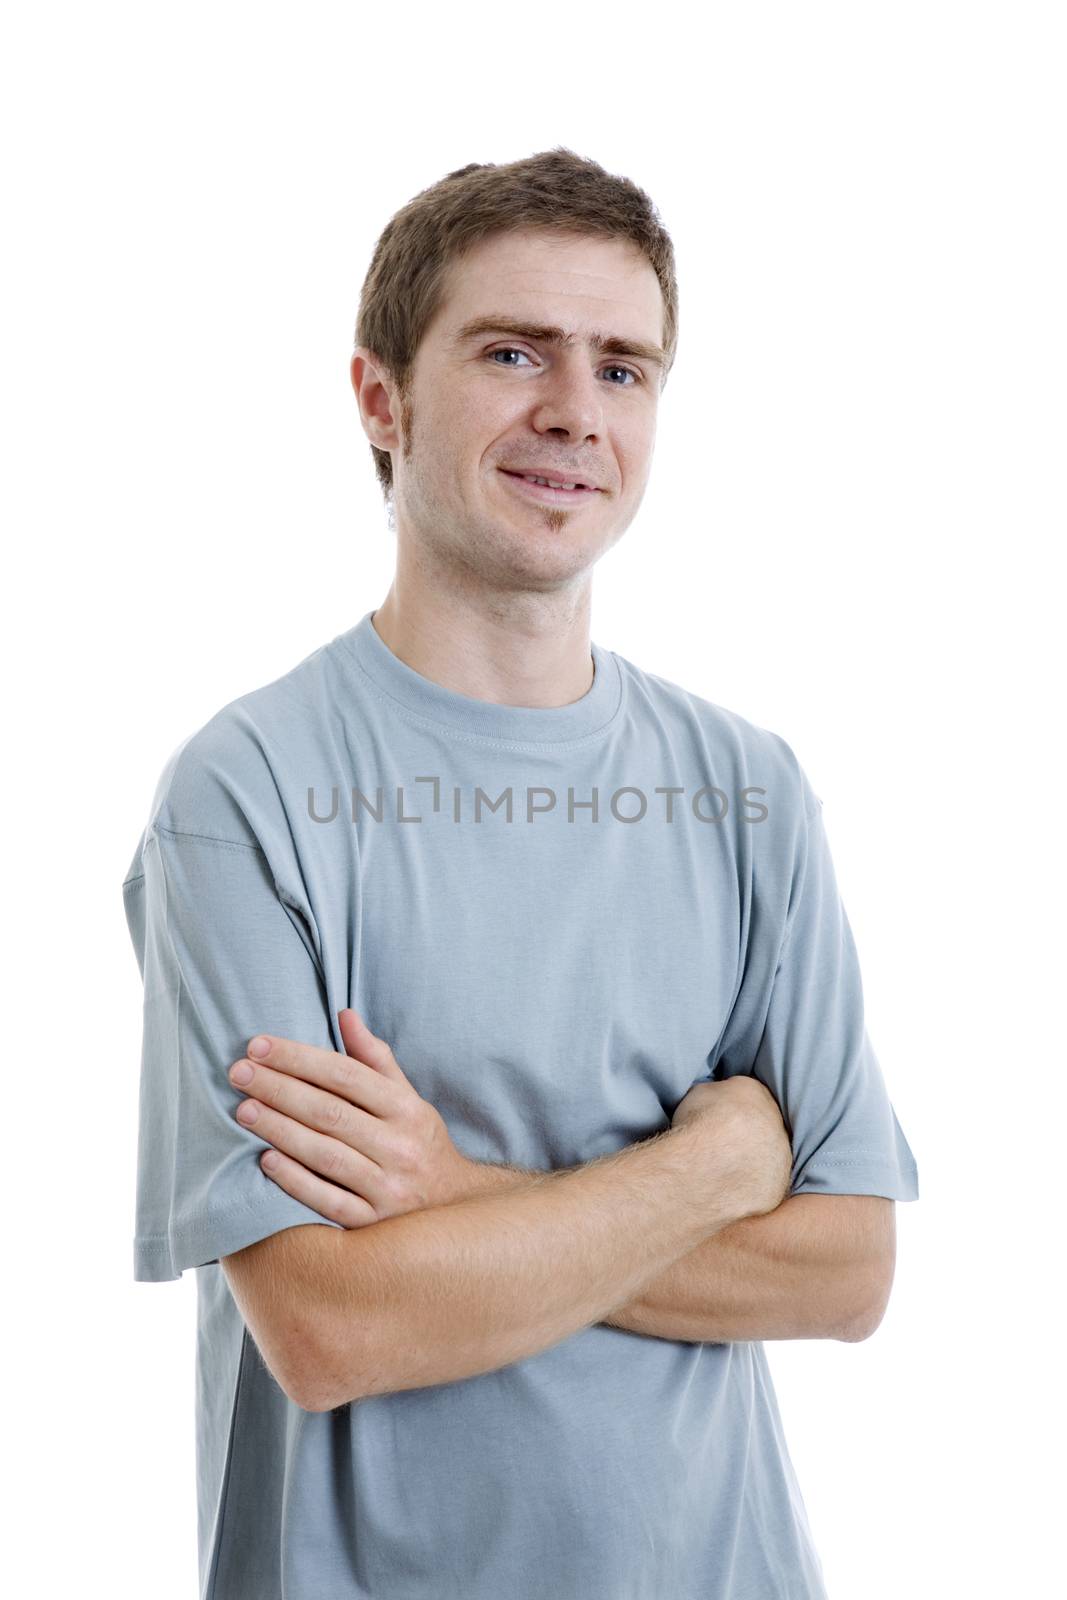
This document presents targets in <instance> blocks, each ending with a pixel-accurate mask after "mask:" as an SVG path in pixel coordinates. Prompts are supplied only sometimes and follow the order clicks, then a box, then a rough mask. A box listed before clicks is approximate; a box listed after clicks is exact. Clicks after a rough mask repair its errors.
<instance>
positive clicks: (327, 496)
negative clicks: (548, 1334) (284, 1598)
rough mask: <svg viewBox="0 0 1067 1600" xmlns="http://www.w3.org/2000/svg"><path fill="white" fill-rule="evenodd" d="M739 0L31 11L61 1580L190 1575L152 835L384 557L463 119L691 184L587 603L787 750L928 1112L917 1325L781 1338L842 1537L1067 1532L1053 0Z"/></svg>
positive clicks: (383, 572)
mask: <svg viewBox="0 0 1067 1600" xmlns="http://www.w3.org/2000/svg"><path fill="white" fill-rule="evenodd" d="M695 20H696V24H697V25H699V27H700V29H701V32H700V33H699V34H698V33H696V32H694V31H693V28H694V19H693V18H690V20H689V21H688V22H687V21H686V20H685V14H684V13H683V10H682V8H681V7H680V6H676V5H673V6H672V5H658V6H655V7H645V6H642V7H632V8H629V9H625V8H619V7H618V6H614V7H611V8H608V7H599V8H595V9H594V8H586V9H584V10H581V9H580V8H567V9H566V10H564V11H560V10H559V9H558V8H556V9H554V10H553V9H547V10H537V9H536V8H533V9H531V8H530V7H523V8H518V9H515V8H508V7H499V6H484V7H483V6H468V7H465V8H461V9H460V10H455V9H448V10H438V9H426V10H425V11H421V10H419V9H418V8H415V9H411V8H403V9H402V10H391V9H389V8H385V9H382V8H365V9H364V8H361V7H358V6H339V5H303V6H301V7H299V8H298V7H296V6H291V7H284V6H276V5H264V4H257V5H255V6H252V5H245V4H240V5H238V4H227V3H225V0H214V3H213V4H211V5H204V4H189V3H186V4H185V5H183V6H181V7H177V6H166V7H164V6H159V5H152V4H144V3H142V4H138V5H132V4H131V5H115V4H104V5H101V4H97V5H93V6H77V7H76V6H73V5H65V6H60V5H53V6H49V5H36V6H33V7H29V6H23V7H21V8H19V7H16V8H14V10H13V11H11V12H9V13H8V21H7V23H6V25H5V28H4V39H3V50H2V55H3V62H4V64H3V67H2V69H0V70H2V74H3V77H2V81H0V90H2V93H0V105H2V107H3V110H2V117H3V133H4V149H5V153H6V157H7V160H6V161H5V169H6V170H5V174H4V178H3V184H4V192H3V218H4V222H5V224H6V231H7V233H8V243H7V245H6V247H5V252H4V258H3V272H4V278H5V286H4V292H3V296H2V315H3V349H4V379H5V382H4V398H3V405H4V417H3V437H4V442H5V445H6V447H7V449H6V451H5V454H6V455H7V457H8V471H7V474H6V487H5V490H4V493H5V499H6V500H7V502H8V512H7V516H6V518H5V520H6V522H7V524H8V532H9V538H8V542H7V546H6V561H5V564H6V568H7V572H6V576H7V578H8V582H7V584H6V585H5V589H6V604H5V624H4V629H3V644H4V650H5V657H6V663H5V665H6V670H5V684H6V687H7V688H8V690H9V701H8V707H9V709H8V713H7V715H8V718H9V722H10V724H11V737H10V738H9V740H8V748H9V750H11V751H13V752H14V759H13V761H12V765H11V767H10V768H9V771H8V778H7V783H6V785H5V804H6V809H7V818H8V820H7V827H6V830H5V833H6V839H7V843H8V849H7V851H6V858H7V860H6V865H7V877H8V904H9V916H8V928H9V932H10V934H11V935H12V941H11V943H12V948H11V953H10V955H9V957H8V967H7V970H8V973H9V975H11V977H12V980H13V981H12V982H11V985H10V989H9V1001H8V1006H7V1008H6V1018H7V1020H8V1021H11V1022H13V1023H14V1034H15V1037H14V1040H13V1045H12V1048H11V1049H10V1051H9V1052H8V1055H7V1060H6V1061H5V1064H4V1066H5V1073H4V1075H5V1079H6V1083H7V1086H8V1096H7V1103H6V1108H5V1109H6V1125H7V1131H8V1140H7V1160H6V1162H5V1178H6V1181H7V1185H8V1199H7V1202H6V1206H5V1214H6V1220H7V1242H6V1245H5V1260H6V1268H7V1271H6V1277H7V1282H8V1286H9V1290H10V1291H11V1293H12V1297H13V1298H12V1301H11V1302H10V1304H9V1311H8V1318H7V1328H8V1337H9V1339H10V1340H11V1341H12V1346H11V1347H10V1349H9V1355H8V1359H7V1371H6V1379H7V1382H6V1390H7V1393H6V1405H5V1410H6V1421H7V1430H6V1431H7V1439H8V1443H7V1457H8V1461H9V1464H10V1465H17V1468H18V1471H17V1478H16V1481H15V1483H14V1485H13V1489H14V1499H13V1500H12V1499H11V1498H9V1500H8V1510H9V1514H10V1516H11V1523H10V1527H11V1532H10V1533H9V1535H8V1540H7V1548H8V1553H9V1559H10V1558H15V1557H19V1558H21V1559H24V1560H25V1561H26V1562H27V1563H28V1564H29V1565H28V1570H29V1572H30V1573H31V1577H29V1578H26V1579H24V1580H23V1581H22V1582H21V1583H16V1586H15V1592H17V1593H19V1594H26V1595H29V1594H31V1593H32V1594H34V1595H46V1594H47V1595H65V1594H69V1593H85V1592H93V1593H100V1594H109V1595H122V1596H125V1595H134V1594H137V1595H148V1594H151V1595H152V1596H154V1597H155V1600H172V1597H174V1600H179V1597H180V1600H187V1597H191V1596H193V1595H194V1594H195V1592H196V1571H195V1560H196V1552H195V1502H194V1487H195V1485H194V1468H193V1443H194V1439H193V1401H194V1392H193V1357H194V1343H193V1339H194V1314H195V1280H194V1274H192V1273H188V1274H187V1275H186V1276H185V1277H184V1278H183V1279H182V1280H181V1281H180V1282H179V1283H170V1284H165V1285H146V1284H135V1283H134V1282H133V1278H132V1242H131V1241H132V1232H133V1198H134V1176H135V1156H136V1115H137V1087H138V1073H139V1056H140V1004H141V990H140V981H139V977H138V972H137V966H136V961H135V958H134V954H133V949H132V946H131V945H130V943H129V938H128V933H127V929H126V925H125V920H124V917H123V912H122V903H121V892H120V885H121V882H122V879H123V877H124V876H125V874H126V870H127V867H128V865H129V863H130V860H131V857H132V854H133V850H134V847H135V845H136V843H137V840H138V837H139V834H140V830H141V828H142V827H143V825H144V822H145V821H146V818H147V811H148V806H149V803H150V800H151V797H152V793H153V790H154V787H155V783H156V779H157V777H158V776H159V773H160V770H161V768H162V766H163V764H164V762H165V760H166V759H167V757H168V755H169V754H170V753H171V751H172V750H173V749H174V747H175V746H176V745H177V744H178V743H179V742H180V741H182V740H183V739H184V738H185V737H186V736H187V735H188V734H189V733H191V732H192V731H193V730H195V729H196V728H198V727H199V726H201V725H202V723H203V722H205V721H206V720H207V719H208V718H209V717H210V716H211V715H212V714H213V713H214V712H215V711H216V710H218V709H219V708H220V707H221V706H222V705H223V704H225V703H226V702H228V701H229V700H231V699H233V698H235V697H236V696H238V695H240V694H242V693H244V692H245V691H247V690H250V689H253V688H255V687H257V686H259V685H260V684H262V683H265V682H267V681H268V680H270V679H272V678H274V677H276V676H278V675H280V674H281V673H283V672H285V671H287V670H288V669H289V668H290V667H291V666H292V665H294V664H295V663H296V662H297V661H298V660H300V659H301V658H302V657H303V656H305V655H307V654H308V653H310V652H311V651H312V650H313V649H315V648H316V647H317V646H318V645H319V644H321V643H324V642H325V641H326V640H328V639H330V638H332V637H333V636H334V635H335V634H336V633H338V632H340V631H341V630H343V629H345V628H348V627H350V626H351V625H352V624H353V623H354V622H356V621H357V620H358V619H359V618H360V617H361V616H362V615H363V614H364V613H365V612H366V611H368V610H370V609H372V608H373V607H375V606H376V605H378V604H380V603H381V601H382V600H383V599H384V596H385V593H386V591H387V589H388V586H389V581H390V578H391V573H392V565H393V553H394V543H393V536H392V535H391V534H390V532H389V531H388V529H387V526H386V522H385V514H384V510H383V506H382V501H381V498H380V494H379V490H378V486H377V483H376V480H375V477H374V472H373V467H372V464H371V456H370V447H369V445H368V444H367V442H366V440H365V438H364V436H363V434H362V431H361V428H360V425H359V420H358V411H357V408H356V403H355V400H354V397H353V395H352V391H351V388H350V386H349V380H348V358H349V354H350V350H351V345H352V333H353V327H354V322H355V316H356V310H357V305H358V297H359V290H360V286H361V283H362V279H363V275H364V273H365V271H366V268H367V265H368V263H369V260H370V255H371V251H372V249H373V245H374V241H375V239H376V238H377V235H378V233H379V231H380V229H381V228H382V227H383V226H384V224H385V223H386V221H387V220H388V218H389V217H390V216H391V215H392V213H393V212H394V211H395V210H397V209H398V208H399V207H400V206H401V205H402V204H404V203H405V202H406V201H407V200H408V199H409V198H410V197H411V196H412V195H413V194H415V193H416V191H418V190H419V189H422V188H424V187H426V186H428V185H429V184H431V183H433V182H435V181H436V180H437V179H438V178H440V177H441V176H443V175H444V174H445V173H446V172H447V171H449V170H450V169H451V168H454V167H457V166H461V165H463V164H465V163H466V162H469V161H507V160H511V159H513V158H516V157H519V156H523V155H528V154H531V153H533V152H534V151H537V150H541V149H545V148H549V147H551V146H553V145H556V144H565V145H567V146H568V147H570V148H572V149H574V150H576V151H577V152H578V153H580V154H582V155H589V156H592V157H593V158H594V159H596V160H597V161H599V162H600V163H601V164H602V165H604V166H605V167H606V168H608V170H610V171H614V172H620V173H624V174H626V175H627V176H629V177H631V178H632V179H634V180H635V181H636V182H638V183H639V184H640V185H641V186H642V187H644V188H645V189H646V190H647V191H648V192H649V193H650V195H651V196H652V198H653V200H654V201H655V203H656V204H657V206H658V207H659V210H660V213H661V215H662V218H663V221H664V222H665V224H666V226H667V227H668V229H669V230H670V232H671V234H672V236H673V239H674V243H675V249H676V252H677V257H678V268H679V280H680V306H681V320H680V329H681V338H680V347H679V354H678V359H677V362H676V365H675V368H674V370H673V372H672V374H671V377H670V379H669V381H668V384H667V388H666V391H665V393H664V396H663V399H662V401H661V406H660V421H659V435H658V443H657V450H656V462H655V466H654V469H653V475H652V480H651V483H650V486H649V490H648V492H647V495H646V497H645V501H644V504H643V506H642V508H641V510H640V512H639V514H638V517H637V519H636V520H635V522H634V523H633V525H632V526H631V528H630V529H629V530H628V532H627V533H626V534H625V536H624V538H623V539H622V540H621V542H620V543H619V544H618V545H617V546H616V547H615V549H613V550H612V551H611V552H610V553H609V555H608V556H607V557H606V558H605V559H604V561H603V562H602V564H601V565H600V567H599V568H598V569H597V575H596V581H595V588H594V596H595V598H594V612H593V636H594V638H596V639H597V640H598V642H600V643H601V644H602V645H604V646H606V647H609V648H611V649H614V650H617V651H618V652H620V653H621V654H622V655H624V656H627V657H628V658H629V659H631V660H633V661H634V662H636V663H637V664H638V665H640V666H642V667H643V668H645V669H646V670H649V671H653V672H656V673H658V674H660V675H662V676H665V677H667V678H669V679H671V680H673V681H675V682H677V683H681V684H683V685H684V686H685V687H686V688H689V689H691V690H693V691H695V692H696V693H698V694H701V695H703V696H705V697H706V698H708V699H711V700H714V701H716V702H717V703H719V704H721V705H724V706H728V707H730V708H731V709H733V710H735V711H738V712H740V713H741V714H743V715H744V716H747V717H748V718H749V719H750V720H753V721H755V722H757V723H760V724H762V725H763V726H765V727H769V728H772V729H774V730H775V731H777V732H779V733H781V734H783V735H784V736H785V738H786V739H787V740H788V741H789V742H790V743H791V744H792V746H793V748H794V749H795V750H796V752H797V754H798V755H799V757H800V759H801V761H802V763H803V764H804V766H805V767H806V769H807V771H808V773H809V775H810V777H811V779H812V782H813V785H814V787H815V790H816V792H817V793H818V794H819V795H820V796H821V797H822V799H823V802H824V817H825V821H826V825H827V829H828V832H829V836H830V840H831V845H832V847H833V850H834V856H835V861H836V865H837V871H838V878H839V882H840V885H841V889H842V893H843V897H844V900H845V904H846V907H847V910H848V913H849V917H850V920H851V922H852V926H853V930H854V932H855V935H856V940H857V944H858V947H859V952H860V957H861V962H862V965H863V971H864V978H865V988H866V995H867V1002H868V1022H869V1027H870V1031H871V1034H872V1037H873V1039H874V1042H875V1047H876V1050H877V1052H878V1055H879V1059H880V1061H881V1063H882V1068H883V1071H884V1073H885V1076H886V1081H887V1084H888V1086H889V1090H890V1094H891V1097H892V1100H893V1104H894V1107H895V1109H896V1111H897V1115H898V1117H899V1119H900V1122H901V1125H902V1127H903V1128H904V1130H905V1133H906V1135H907V1137H908V1139H909V1142H910V1144H911V1147H912V1149H913V1151H914V1153H915V1155H916V1159H917V1161H918V1166H919V1182H920V1193H921V1199H920V1201H919V1202H918V1203H917V1204H899V1205H898V1206H897V1225H898V1265H897V1275H896V1282H895V1286H894V1291H893V1297H892V1300H891V1303H890V1306H889V1310H888V1312H887V1314H886V1316H885V1319H884V1321H883V1323H882V1325H881V1327H880V1328H879V1330H878V1332H877V1333H876V1334H875V1336H874V1337H873V1338H872V1339H870V1340H868V1341H866V1342H864V1343H862V1344H859V1345H847V1344H843V1343H838V1342H832V1341H803V1342H789V1343H781V1342H779V1343H774V1344H770V1345H768V1347H767V1348H768V1351H769V1353H770V1357H771V1362H772V1366H773V1370H774V1373H775V1377H776V1382H777V1385H778V1391H779V1400H780V1404H781V1407H782V1411H783V1416H784V1420H785V1425H786V1431H787V1436H788V1440H789V1445H790V1450H791V1454H792V1458H793V1461H794V1464H795V1467H796V1470H797V1474H798V1477H799V1480H800V1483H801V1487H802V1490H803V1493H804V1497H805V1501H806V1504H807V1508H808V1513H809V1517H810V1520H811V1524H812V1528H813V1532H814V1535H815V1539H816V1543H817V1545H818V1548H819V1551H820V1555H821V1558H822V1561H823V1564H824V1568H825V1571H826V1576H827V1582H828V1587H829V1591H830V1595H831V1597H832V1600H899V1597H900V1596H902V1595H908V1596H910V1597H912V1600H942V1597H944V1596H946V1595H949V1594H953V1595H967V1596H970V1597H973V1596H986V1595H988V1596H1003V1595H1008V1594H1012V1595H1033V1596H1037V1595H1045V1594H1047V1593H1049V1592H1050V1591H1051V1588H1052V1587H1053V1585H1054V1581H1055V1580H1054V1577H1053V1574H1054V1573H1056V1572H1057V1569H1058V1567H1059V1560H1058V1556H1059V1551H1060V1548H1061V1545H1060V1531H1059V1530H1060V1519H1061V1513H1062V1496H1063V1489H1064V1484H1063V1479H1062V1473H1061V1469H1060V1466H1059V1454H1060V1444H1061V1440H1062V1430H1063V1425H1064V1414H1063V1408H1062V1399H1063V1391H1062V1384H1061V1377H1060V1369H1061V1365H1062V1356H1063V1325H1062V1320H1061V1319H1059V1318H1058V1317H1057V1316H1055V1315H1054V1314H1053V1312H1054V1303H1055V1302H1054V1295H1055V1291H1056V1290H1057V1289H1061V1288H1062V1220H1063V1211H1062V1200H1061V1195H1062V1179H1061V1170H1062V1159H1063V1156H1062V1152H1063V1120H1062V1119H1063V1112H1064V1100H1063V1091H1062V1075H1063V1068H1064V1053H1063V1048H1062V1028H1061V1017H1062V985H1061V983H1060V981H1059V980H1060V979H1061V967H1062V961H1061V952H1062V942H1061V930H1062V924H1063V913H1062V906H1063V891H1064V881H1063V876H1062V872H1063V857H1064V851H1063V819H1062V788H1061V783H1062V778H1061V762H1062V718H1061V703H1060V692H1059V683H1058V681H1057V679H1058V673H1057V668H1058V667H1059V666H1060V660H1059V658H1058V652H1057V650H1056V649H1055V646H1054V634H1055V632H1056V629H1057V626H1058V624H1059V622H1060V620H1061V611H1062V591H1060V590H1059V589H1058V587H1057V585H1056V582H1055V574H1056V569H1057V567H1058V563H1059V560H1060V554H1061V548H1062V545H1063V540H1064V533H1065V515H1064V512H1065V505H1064V500H1065V495H1064V425H1065V420H1067V419H1065V402H1064V378H1065V372H1067V339H1065V310H1064V307H1065V294H1064V285H1065V284H1067V259H1065V257H1067V250H1065V237H1064V176H1065V175H1064V161H1063V154H1064V149H1065V139H1067V128H1065V117H1064V95H1063V84H1064V71H1065V66H1067V62H1065V52H1064V48H1063V41H1062V38H1061V37H1059V36H1058V33H1057V28H1058V25H1059V24H1060V23H1062V11H1061V9H1060V8H1059V7H1056V6H1053V5H1047V6H1046V5H1034V4H1026V3H1023V0H1013V3H1012V4H1010V5H1009V4H1001V5H989V4H982V3H977V0H970V3H968V4H945V3H937V0H923V3H922V4H914V3H897V4H895V5H893V6H889V5H882V6H874V5H865V4H856V3H854V0H853V3H849V4H833V5H830V4H806V5H800V6H798V5H792V4H790V5H776V4H763V5H759V6H744V7H740V6H729V7H725V6H711V7H706V8H704V9H703V11H702V12H701V13H699V14H698V15H697V17H696V19H695ZM323 1600H332V1597H323ZM383 1600H384V1597H383ZM663 1600H673V1597H667V1596H665V1597H663ZM709 1600H729V1597H718V1596H709ZM746 1600H749V1597H747V1596H746Z"/></svg>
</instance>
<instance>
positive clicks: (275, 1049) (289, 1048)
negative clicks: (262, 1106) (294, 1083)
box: [235, 1033, 396, 1117]
mask: <svg viewBox="0 0 1067 1600" xmlns="http://www.w3.org/2000/svg"><path fill="white" fill-rule="evenodd" d="M254 1046H256V1047H259V1046H265V1047H266V1048H265V1049H257V1048H253V1047H254ZM248 1056H249V1059H250V1061H251V1062H252V1064H253V1066H258V1065H263V1066H268V1067H273V1068H274V1070H275V1071H276V1072H285V1073H287V1074H288V1075H289V1076H290V1077H292V1078H299V1079H301V1080H302V1081H303V1082H304V1083H312V1084H316V1085H317V1086H318V1087H319V1088H320V1089H325V1090H327V1091H328V1092H329V1093H330V1094H336V1095H340V1096H341V1098H342V1099H343V1100H348V1101H350V1102H351V1104H352V1105H355V1106H362V1107H363V1109H364V1110H365V1111H369V1112H370V1113H371V1114H372V1115H373V1116H376V1117H384V1116H386V1115H387V1114H388V1112H389V1111H390V1109H392V1108H394V1107H395V1105H396V1092H395V1090H394V1089H392V1088H391V1086H389V1085H388V1084H386V1083H384V1082H383V1080H382V1076H381V1074H380V1073H377V1072H375V1071H373V1069H372V1068H370V1067H368V1066H367V1065H366V1063H364V1062H362V1061H354V1060H353V1059H352V1058H351V1056H347V1055H341V1054H339V1052H337V1051H336V1050H323V1049H320V1047H319V1046H318V1045H314V1044H302V1043H301V1042H300V1041H299V1040H298V1039H279V1038H277V1037H276V1036H275V1035H273V1034H269V1033H261V1034H257V1035H256V1037H255V1038H254V1039H250V1040H249V1041H248ZM235 1065H236V1063H235ZM239 1087H240V1088H242V1089H243V1088H244V1087H245V1085H244V1084H241V1085H239Z"/></svg>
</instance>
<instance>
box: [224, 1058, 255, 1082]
mask: <svg viewBox="0 0 1067 1600" xmlns="http://www.w3.org/2000/svg"><path fill="white" fill-rule="evenodd" d="M254 1076H255V1074H254V1073H253V1071H252V1068H251V1067H250V1066H249V1064H248V1062H247V1061H236V1062H234V1064H233V1066H232V1067H231V1068H230V1082H231V1083H251V1082H252V1079H253V1077H254Z"/></svg>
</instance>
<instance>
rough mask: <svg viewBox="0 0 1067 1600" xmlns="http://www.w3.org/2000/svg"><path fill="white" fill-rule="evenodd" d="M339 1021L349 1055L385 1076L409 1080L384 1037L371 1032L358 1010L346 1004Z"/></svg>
mask: <svg viewBox="0 0 1067 1600" xmlns="http://www.w3.org/2000/svg"><path fill="white" fill-rule="evenodd" d="M337 1021H338V1023H339V1024H340V1027H341V1038H342V1039H343V1040H344V1044H345V1051H346V1053H347V1054H348V1055H350V1056H352V1057H354V1059H355V1060H356V1061H362V1062H363V1065H364V1066H366V1067H373V1068H374V1070H375V1071H376V1072H380V1073H381V1075H382V1077H383V1078H394V1079H396V1080H397V1082H399V1083H406V1082H407V1078H406V1077H405V1076H404V1073H403V1072H402V1071H401V1070H400V1066H399V1063H398V1062H397V1059H396V1057H395V1056H394V1054H393V1052H392V1050H390V1048H389V1046H388V1045H387V1044H386V1042H385V1040H384V1039H379V1038H378V1035H377V1034H375V1033H371V1031H370V1029H369V1028H368V1027H367V1025H366V1023H365V1022H364V1021H363V1018H362V1017H361V1016H360V1014H359V1012H358V1011H353V1010H352V1007H351V1006H346V1007H345V1009H344V1010H343V1011H339V1012H338V1013H337Z"/></svg>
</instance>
